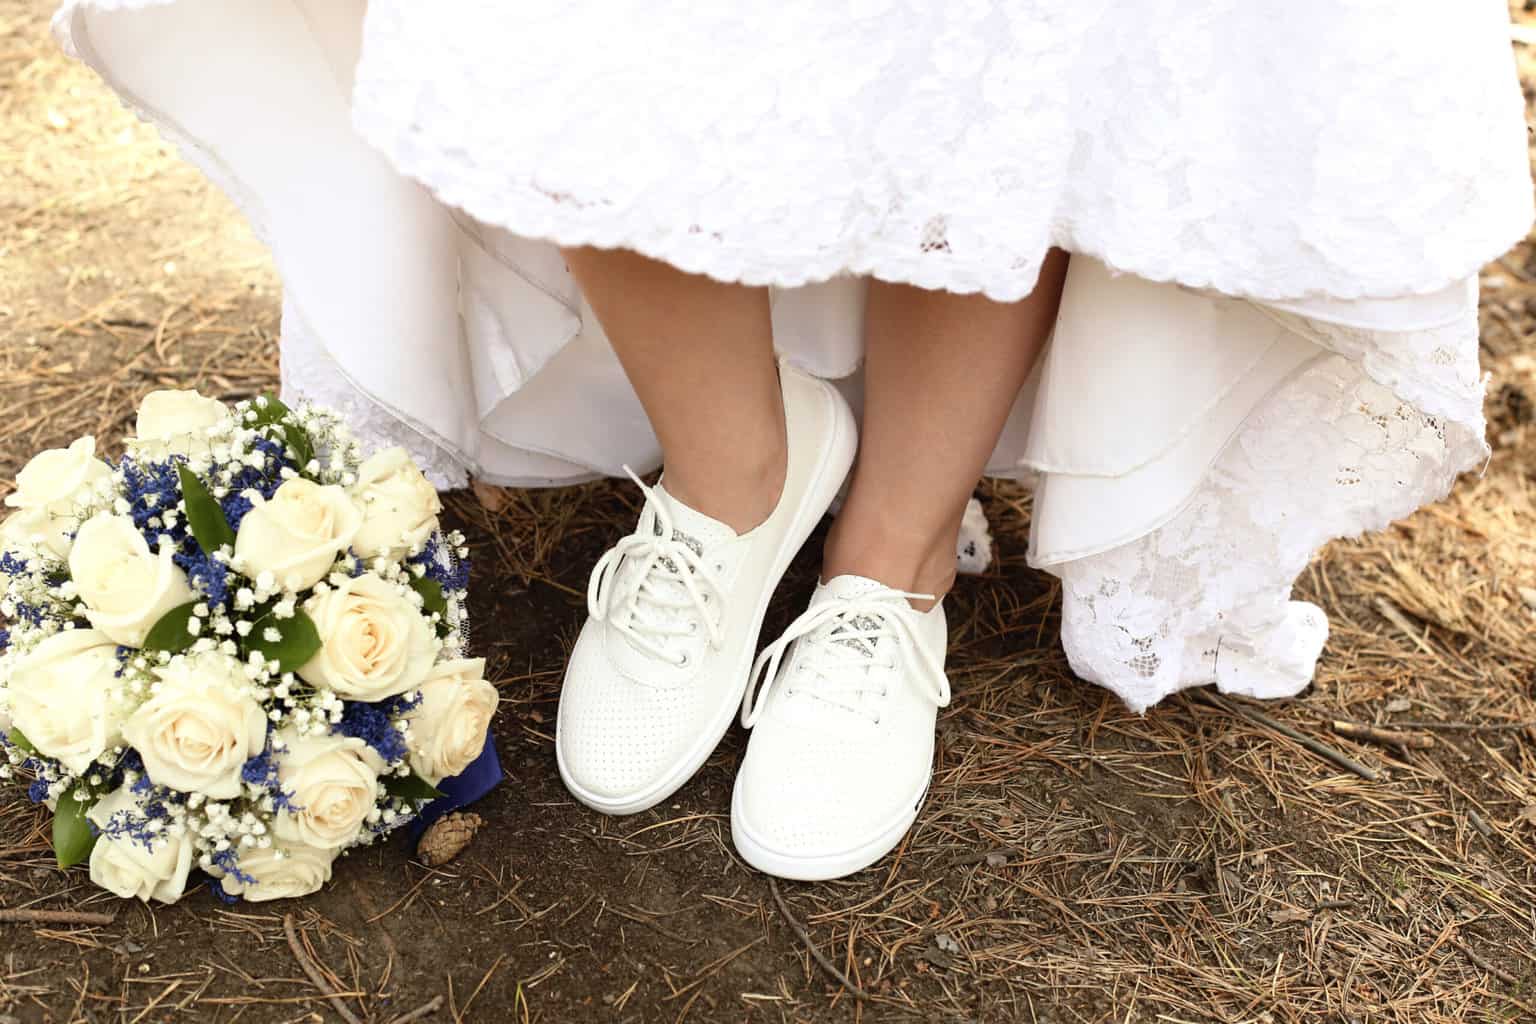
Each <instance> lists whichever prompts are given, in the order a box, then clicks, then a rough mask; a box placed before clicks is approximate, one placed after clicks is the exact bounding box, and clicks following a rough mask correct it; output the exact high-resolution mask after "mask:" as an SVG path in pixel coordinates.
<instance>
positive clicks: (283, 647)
mask: <svg viewBox="0 0 1536 1024" xmlns="http://www.w3.org/2000/svg"><path fill="white" fill-rule="evenodd" d="M269 629H275V630H277V632H278V638H277V639H276V640H268V639H267V638H266V636H265V635H264V634H265V633H266V631H267V630H269ZM245 649H246V650H247V651H260V652H261V656H262V657H263V658H266V659H267V660H268V661H275V662H277V670H278V671H279V672H296V671H298V669H299V666H301V665H303V664H304V663H305V662H306V661H308V660H309V659H310V658H313V657H314V656H315V654H316V652H318V651H319V650H320V630H318V629H316V628H315V620H314V619H311V618H310V617H309V616H308V615H305V614H304V613H303V612H302V611H296V612H294V613H293V618H291V619H280V618H278V617H277V616H276V615H271V614H269V615H263V616H262V617H261V618H259V619H257V620H256V624H255V625H254V626H252V627H251V635H250V636H248V637H246V638H245Z"/></svg>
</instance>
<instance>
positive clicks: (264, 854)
mask: <svg viewBox="0 0 1536 1024" xmlns="http://www.w3.org/2000/svg"><path fill="white" fill-rule="evenodd" d="M336 854H337V851H336V850H317V849H315V848H314V847H309V846H297V845H291V844H283V843H274V844H272V846H270V847H268V848H266V849H261V848H260V847H257V848H254V849H247V850H242V851H240V860H239V862H238V863H237V864H236V865H235V870H236V871H238V872H240V874H241V875H244V876H246V879H245V880H244V881H242V880H241V879H239V878H237V877H235V876H234V875H231V874H228V873H226V872H222V871H219V870H218V869H214V870H213V871H211V872H210V874H213V875H215V876H216V877H218V878H219V879H220V881H219V885H220V886H221V887H222V888H223V890H224V891H225V892H227V893H229V894H230V895H231V896H239V897H241V898H242V899H245V900H247V901H248V902H251V903H264V902H266V901H267V900H286V899H295V898H297V897H300V896H309V895H312V894H313V893H317V892H319V891H320V889H321V887H322V886H324V885H325V883H326V882H329V881H330V880H331V863H332V862H333V861H335V860H336Z"/></svg>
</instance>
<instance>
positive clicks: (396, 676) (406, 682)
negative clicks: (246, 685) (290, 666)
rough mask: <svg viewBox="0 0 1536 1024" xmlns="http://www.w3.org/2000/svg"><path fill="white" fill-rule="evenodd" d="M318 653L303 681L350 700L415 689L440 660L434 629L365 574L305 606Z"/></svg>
mask: <svg viewBox="0 0 1536 1024" xmlns="http://www.w3.org/2000/svg"><path fill="white" fill-rule="evenodd" d="M304 608H305V610H306V611H307V612H308V613H309V617H310V618H311V619H313V620H314V622H315V627H316V629H318V630H319V633H320V650H319V651H318V652H316V654H315V656H314V657H313V658H311V659H309V661H307V662H305V663H304V664H303V665H301V666H300V667H299V677H300V678H301V679H303V680H304V681H305V682H307V683H310V684H312V685H314V686H323V687H325V688H327V689H330V690H334V691H335V692H336V693H338V694H340V695H341V696H343V697H346V698H347V699H349V700H366V701H379V700H383V699H384V698H386V697H394V696H396V695H398V694H402V693H404V692H405V691H407V690H413V689H415V688H416V686H417V685H418V684H420V683H421V681H422V680H423V679H425V678H426V677H427V672H428V671H429V670H430V669H431V668H432V662H433V661H435V660H436V658H437V642H436V641H437V637H436V635H435V634H434V633H433V630H432V624H431V623H430V622H428V621H427V620H426V619H425V618H424V617H423V616H422V613H421V609H419V608H417V607H416V606H415V605H414V604H412V603H411V602H410V600H408V599H407V598H406V597H405V596H404V595H402V594H401V593H400V590H399V588H398V587H396V586H395V585H394V584H391V583H386V582H385V581H384V580H382V579H380V578H379V577H378V576H375V575H374V574H373V573H371V572H370V573H363V574H362V575H361V576H358V577H357V578H356V579H351V580H347V581H346V582H345V583H344V584H343V585H341V586H339V587H334V588H332V589H331V590H328V591H326V592H325V593H323V594H317V595H316V596H314V597H312V598H310V599H309V600H308V601H307V602H305V605H304Z"/></svg>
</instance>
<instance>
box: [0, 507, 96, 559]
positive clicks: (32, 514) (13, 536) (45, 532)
mask: <svg viewBox="0 0 1536 1024" xmlns="http://www.w3.org/2000/svg"><path fill="white" fill-rule="evenodd" d="M77 521H78V520H77V519H76V518H75V516H73V515H68V514H63V513H61V514H59V515H55V514H53V513H52V512H49V511H48V510H47V509H46V508H23V509H18V510H17V511H15V512H12V513H11V514H10V515H9V516H6V518H5V521H4V522H0V548H3V549H4V550H6V551H15V552H18V553H24V552H26V551H28V550H30V549H34V548H35V549H37V550H39V551H43V552H46V553H47V554H50V555H52V556H53V557H55V558H68V557H69V546H70V544H71V542H72V539H71V537H70V534H71V533H73V532H74V529H75V524H76V522H77Z"/></svg>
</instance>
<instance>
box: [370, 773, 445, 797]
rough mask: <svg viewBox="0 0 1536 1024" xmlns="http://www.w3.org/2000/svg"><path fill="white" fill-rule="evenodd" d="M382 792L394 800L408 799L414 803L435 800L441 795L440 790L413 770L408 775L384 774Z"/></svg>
mask: <svg viewBox="0 0 1536 1024" xmlns="http://www.w3.org/2000/svg"><path fill="white" fill-rule="evenodd" d="M384 792H386V793H388V794H389V795H390V796H392V797H394V798H395V799H396V800H410V801H412V802H415V803H420V802H422V801H426V800H436V799H437V798H438V797H440V796H442V795H443V793H442V791H441V790H439V789H438V788H437V787H436V786H434V785H432V783H430V782H428V781H427V780H426V779H424V778H422V777H421V776H420V775H417V774H416V773H415V772H411V774H409V775H389V776H386V777H385V779H384Z"/></svg>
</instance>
